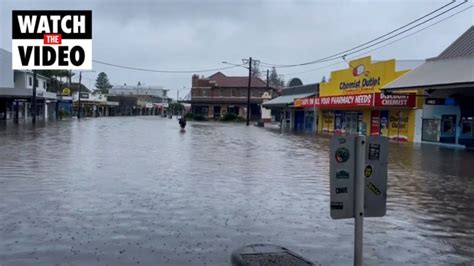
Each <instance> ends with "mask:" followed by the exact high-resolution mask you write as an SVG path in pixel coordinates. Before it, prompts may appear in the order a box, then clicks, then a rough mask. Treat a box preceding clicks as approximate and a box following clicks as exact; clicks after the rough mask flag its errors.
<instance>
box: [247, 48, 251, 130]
mask: <svg viewBox="0 0 474 266" xmlns="http://www.w3.org/2000/svg"><path fill="white" fill-rule="evenodd" d="M251 86H252V57H250V58H249V86H248V88H247V126H248V125H250V87H251Z"/></svg>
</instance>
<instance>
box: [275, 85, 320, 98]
mask: <svg viewBox="0 0 474 266" xmlns="http://www.w3.org/2000/svg"><path fill="white" fill-rule="evenodd" d="M317 91H319V83H313V84H306V85H301V86H293V87H287V88H284V89H282V90H281V95H291V94H301V93H315V92H317Z"/></svg>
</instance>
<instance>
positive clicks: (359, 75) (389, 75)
mask: <svg viewBox="0 0 474 266" xmlns="http://www.w3.org/2000/svg"><path fill="white" fill-rule="evenodd" d="M348 65H349V67H348V68H346V69H341V70H337V71H333V72H332V73H331V79H330V81H329V82H324V83H321V84H320V90H319V95H320V96H336V95H344V94H362V93H374V92H380V89H381V88H382V87H383V86H384V85H386V84H387V83H389V82H391V81H392V80H395V79H397V78H398V77H400V76H401V75H403V74H405V73H406V72H408V70H404V71H396V68H395V60H394V59H392V60H386V61H378V62H372V59H371V57H370V56H368V57H363V58H359V59H355V60H352V61H350V62H349V64H348Z"/></svg>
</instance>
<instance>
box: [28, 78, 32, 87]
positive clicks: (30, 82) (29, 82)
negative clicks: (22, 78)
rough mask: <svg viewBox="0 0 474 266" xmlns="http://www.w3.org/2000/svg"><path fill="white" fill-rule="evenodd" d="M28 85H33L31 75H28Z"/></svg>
mask: <svg viewBox="0 0 474 266" xmlns="http://www.w3.org/2000/svg"><path fill="white" fill-rule="evenodd" d="M28 86H32V87H33V78H32V77H28Z"/></svg>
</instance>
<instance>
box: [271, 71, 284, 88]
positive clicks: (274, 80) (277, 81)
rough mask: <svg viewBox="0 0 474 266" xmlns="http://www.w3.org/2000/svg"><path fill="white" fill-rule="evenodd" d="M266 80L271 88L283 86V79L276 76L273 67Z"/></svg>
mask: <svg viewBox="0 0 474 266" xmlns="http://www.w3.org/2000/svg"><path fill="white" fill-rule="evenodd" d="M268 79H269V83H270V86H271V87H274V88H283V87H284V86H285V79H283V76H282V75H278V73H277V71H276V68H275V67H272V70H271V71H270V76H269V77H268Z"/></svg>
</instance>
